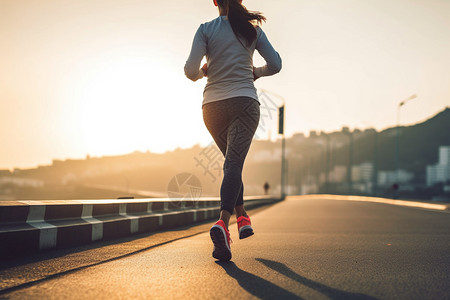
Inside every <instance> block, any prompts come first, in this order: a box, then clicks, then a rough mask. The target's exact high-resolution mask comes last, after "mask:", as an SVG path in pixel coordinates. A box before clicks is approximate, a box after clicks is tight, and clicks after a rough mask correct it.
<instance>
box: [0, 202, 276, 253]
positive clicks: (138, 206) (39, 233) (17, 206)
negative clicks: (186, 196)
mask: <svg viewBox="0 0 450 300" xmlns="http://www.w3.org/2000/svg"><path fill="white" fill-rule="evenodd" d="M277 201H281V199H280V198H271V197H267V196H266V197H265V196H254V197H245V205H246V207H247V208H253V207H256V206H260V205H265V204H269V203H274V202H277ZM219 207H220V199H219V198H200V199H198V200H183V199H168V198H150V199H106V200H44V201H3V202H0V256H2V257H3V258H4V257H9V256H19V255H24V254H28V253H34V252H39V251H42V250H47V249H54V248H68V247H74V246H80V245H84V244H89V243H92V242H96V241H105V240H112V239H117V238H122V237H126V236H130V235H134V234H140V233H149V232H154V231H159V230H166V229H170V228H175V227H180V226H186V225H189V224H194V223H197V222H202V221H206V220H210V219H213V218H217V217H218V215H219V209H220V208H219Z"/></svg>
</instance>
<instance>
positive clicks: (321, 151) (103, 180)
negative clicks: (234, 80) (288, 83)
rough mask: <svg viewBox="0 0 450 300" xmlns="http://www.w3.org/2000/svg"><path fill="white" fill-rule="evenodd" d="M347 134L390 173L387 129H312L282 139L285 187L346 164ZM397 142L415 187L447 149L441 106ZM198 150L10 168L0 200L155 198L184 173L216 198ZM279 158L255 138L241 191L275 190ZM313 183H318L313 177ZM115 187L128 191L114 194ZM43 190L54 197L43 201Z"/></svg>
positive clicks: (448, 126) (447, 122)
mask: <svg viewBox="0 0 450 300" xmlns="http://www.w3.org/2000/svg"><path fill="white" fill-rule="evenodd" d="M350 137H352V140H353V157H352V161H353V165H359V164H361V163H364V162H374V161H375V160H376V161H377V169H378V170H379V171H381V170H394V168H395V143H396V128H395V127H393V128H388V129H386V130H383V131H381V132H377V131H375V130H374V129H366V130H363V131H361V130H354V131H353V132H350V131H349V130H348V128H343V130H342V131H338V132H331V133H324V132H320V133H317V134H312V135H310V137H305V136H304V135H303V134H295V135H294V136H292V137H290V138H288V139H286V148H287V149H286V152H287V155H286V159H287V161H288V183H289V184H290V185H291V186H299V185H300V184H303V183H304V182H305V180H306V178H308V177H311V176H312V177H314V178H320V176H321V174H322V176H323V174H324V172H325V170H326V168H327V162H328V168H329V169H331V168H333V167H334V166H345V167H347V166H348V162H349V141H350ZM399 141H400V147H399V149H400V151H399V153H400V155H399V157H400V168H401V169H405V170H408V171H410V172H413V173H414V174H415V179H414V181H415V182H416V183H417V184H423V183H425V170H426V166H427V165H431V164H435V163H436V162H437V160H438V148H439V146H442V145H450V109H449V108H446V109H444V110H443V111H441V112H440V113H438V114H437V115H435V116H433V117H432V118H430V119H428V120H426V121H425V122H422V123H419V124H415V125H412V126H402V127H401V128H400V139H399ZM213 147H215V146H213ZM204 150H206V149H205V148H203V147H200V146H199V145H195V146H193V147H191V148H188V149H176V150H174V151H168V152H166V153H163V154H155V153H151V152H149V151H148V152H134V153H130V154H126V155H119V156H107V157H95V158H90V157H87V158H86V159H79V160H71V159H68V160H64V161H62V160H54V161H53V164H52V165H46V166H39V167H38V168H33V169H24V170H17V171H16V172H14V173H12V174H10V173H9V172H4V173H0V198H1V197H3V198H5V199H6V198H8V199H13V198H16V199H18V198H22V199H51V198H54V197H59V198H61V197H63V198H65V199H71V198H72V199H73V198H90V197H92V198H102V197H107V198H111V197H114V196H116V195H117V196H127V195H128V194H129V195H132V196H138V195H137V194H133V192H132V191H133V190H140V191H143V192H146V194H149V193H153V192H154V193H159V194H160V193H166V192H167V189H168V183H169V181H170V180H171V179H172V178H173V177H174V176H175V175H177V174H179V173H184V172H188V173H191V174H194V175H195V176H197V177H198V178H199V180H200V182H201V184H202V188H203V194H202V195H203V196H207V195H210V196H212V195H213V196H217V195H218V194H219V190H220V183H221V179H222V176H223V171H222V170H221V169H222V161H220V160H217V159H216V160H215V161H213V162H211V166H210V169H209V170H206V169H205V168H203V167H202V166H201V164H200V163H199V160H201V159H203V162H202V163H203V164H205V163H207V156H202V155H204V154H205V153H206V152H207V151H206V152H204ZM209 150H213V149H212V148H209ZM209 150H208V151H209ZM217 151H218V149H217ZM211 153H212V152H209V154H211ZM218 157H221V155H219V156H218ZM327 157H328V159H327ZM280 160H281V141H280V140H277V141H275V142H272V141H268V140H255V141H254V142H253V143H252V146H251V148H250V151H249V154H248V157H247V160H246V162H245V166H244V171H243V181H244V184H245V187H246V188H245V191H244V193H245V194H247V195H256V194H262V193H263V189H262V186H263V184H264V182H266V181H268V182H269V184H270V185H271V187H272V189H271V191H272V192H274V193H275V192H276V187H277V186H278V185H279V182H280V173H281V167H280V166H281V165H280ZM213 164H214V165H213ZM2 178H3V179H4V180H3V183H2ZM5 179H6V180H5ZM26 179H31V180H37V181H40V182H42V183H43V187H36V186H34V187H30V186H28V187H22V186H21V185H20V184H14V183H13V181H14V180H17V181H18V182H20V181H21V180H26ZM314 180H315V181H316V182H319V181H318V179H314ZM93 185H94V186H95V185H97V186H98V185H100V186H104V187H108V186H109V187H111V189H110V190H108V189H107V188H105V189H103V190H100V189H93V188H88V187H91V186H93ZM118 190H120V191H130V192H129V193H123V192H120V193H118V192H117V191H118ZM49 193H50V194H54V195H53V196H51V195H49V196H46V195H48V194H49ZM2 195H3V196H2ZM102 195H103V196H102Z"/></svg>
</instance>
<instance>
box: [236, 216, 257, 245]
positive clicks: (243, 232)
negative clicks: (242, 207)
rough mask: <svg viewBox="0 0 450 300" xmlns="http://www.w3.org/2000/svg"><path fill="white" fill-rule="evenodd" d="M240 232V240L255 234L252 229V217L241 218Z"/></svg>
mask: <svg viewBox="0 0 450 300" xmlns="http://www.w3.org/2000/svg"><path fill="white" fill-rule="evenodd" d="M237 224H238V230H239V239H241V240H242V239H245V238H247V237H249V236H251V235H253V234H254V232H253V228H252V222H251V221H250V217H249V216H248V215H247V217H244V216H240V217H239V218H238V219H237Z"/></svg>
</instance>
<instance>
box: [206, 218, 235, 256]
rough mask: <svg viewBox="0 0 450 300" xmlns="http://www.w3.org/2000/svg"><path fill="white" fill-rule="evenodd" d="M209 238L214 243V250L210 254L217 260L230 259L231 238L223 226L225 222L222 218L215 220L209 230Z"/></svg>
mask: <svg viewBox="0 0 450 300" xmlns="http://www.w3.org/2000/svg"><path fill="white" fill-rule="evenodd" d="M209 234H210V236H211V240H212V242H213V244H214V250H213V253H212V256H213V257H214V258H217V259H218V260H230V259H231V249H230V244H231V238H230V233H229V232H228V230H227V228H226V227H225V223H224V222H223V221H222V220H219V221H217V223H216V224H214V225H213V227H211V229H210V230H209Z"/></svg>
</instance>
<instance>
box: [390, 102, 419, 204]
mask: <svg viewBox="0 0 450 300" xmlns="http://www.w3.org/2000/svg"><path fill="white" fill-rule="evenodd" d="M414 98H417V95H416V94H414V95H411V96H409V97H408V98H406V99H405V100H403V101H401V102H400V103H399V104H398V106H397V128H396V131H395V135H396V139H395V181H396V182H395V183H394V198H395V199H397V198H398V190H399V181H400V168H399V151H400V149H399V148H400V108H401V107H402V106H404V105H405V104H406V103H407V102H408V101H410V100H412V99H414Z"/></svg>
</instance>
